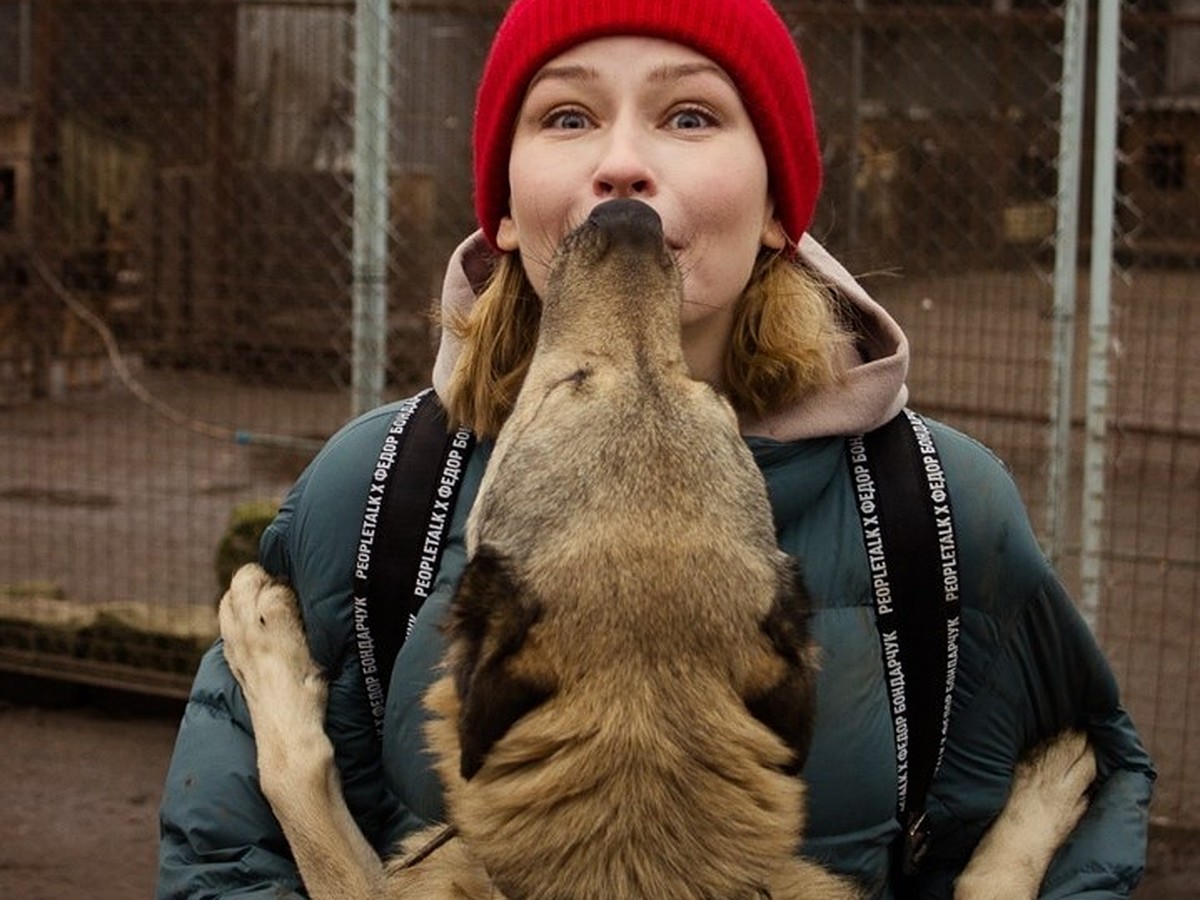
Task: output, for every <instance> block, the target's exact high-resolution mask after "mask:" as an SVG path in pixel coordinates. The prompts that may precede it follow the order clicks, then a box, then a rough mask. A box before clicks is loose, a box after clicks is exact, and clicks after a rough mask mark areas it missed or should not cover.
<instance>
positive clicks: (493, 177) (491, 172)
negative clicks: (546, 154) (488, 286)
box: [474, 0, 821, 246]
mask: <svg viewBox="0 0 1200 900" xmlns="http://www.w3.org/2000/svg"><path fill="white" fill-rule="evenodd" d="M617 35H635V36H641V37H656V38H663V39H666V40H669V41H674V42H675V43H678V44H684V45H686V46H688V47H691V48H693V49H694V50H697V51H699V52H700V53H702V54H704V55H705V56H707V57H709V58H710V59H712V60H713V61H714V62H716V63H717V64H718V65H720V66H721V67H722V68H723V69H724V70H725V71H726V72H727V73H728V74H729V76H730V77H731V78H732V79H733V81H734V83H735V84H736V85H737V87H738V90H739V91H740V93H741V97H742V102H743V103H744V104H745V106H746V110H747V111H748V112H749V114H750V119H751V120H752V121H753V122H754V128H755V131H756V133H757V134H758V140H759V143H761V144H762V148H763V152H764V154H765V155H766V159H767V170H768V173H769V178H770V190H771V195H772V197H773V198H774V201H775V215H776V216H777V217H778V218H779V221H780V222H781V223H782V225H783V228H784V231H786V232H787V235H788V237H789V238H790V239H791V240H792V241H799V239H800V236H801V235H802V234H803V233H804V232H805V231H806V230H807V229H808V226H809V224H810V223H811V222H812V217H813V211H814V209H815V207H816V202H817V194H818V193H819V191H820V187H821V155H820V148H819V146H818V144H817V130H816V123H815V121H814V119H813V110H812V100H811V98H810V97H809V93H808V78H807V77H806V75H805V73H804V65H803V63H802V62H801V60H800V54H799V52H798V51H797V50H796V45H795V43H794V42H793V41H792V37H791V34H790V33H789V32H788V29H787V26H786V25H785V24H784V23H783V20H782V19H780V17H779V14H778V13H777V12H776V11H775V9H774V7H773V6H771V4H770V2H769V0H515V2H514V3H513V4H512V6H511V7H510V8H509V10H508V13H507V14H506V15H505V17H504V21H503V22H501V23H500V28H499V30H498V31H497V32H496V38H495V40H494V41H493V43H492V48H491V50H490V52H489V54H488V59H487V63H486V64H485V66H484V70H483V78H482V80H481V82H480V85H479V94H478V97H477V99H476V104H475V133H474V142H475V214H476V215H477V216H478V218H479V224H480V226H481V227H482V228H483V232H484V234H485V235H486V237H487V239H488V241H489V242H490V243H491V244H492V246H495V244H496V232H497V231H498V229H499V227H500V220H501V219H502V218H503V217H504V216H506V215H508V211H509V210H508V200H509V185H508V158H509V154H510V152H511V150H512V135H513V129H514V127H515V123H516V119H517V114H518V113H519V111H520V108H521V104H522V103H523V102H524V100H525V91H526V88H527V87H528V85H529V82H530V81H531V80H532V78H533V76H534V75H535V74H537V72H538V70H539V69H540V68H541V67H542V66H543V65H545V64H546V63H547V62H549V61H550V60H551V59H553V58H554V57H556V56H558V55H559V54H560V53H563V52H565V51H567V50H568V49H570V48H571V47H574V46H575V45H577V44H581V43H583V42H585V41H589V40H593V39H595V38H600V37H612V36H617Z"/></svg>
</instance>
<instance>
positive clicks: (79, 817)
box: [0, 676, 1200, 900]
mask: <svg viewBox="0 0 1200 900" xmlns="http://www.w3.org/2000/svg"><path fill="white" fill-rule="evenodd" d="M3 677H7V676H0V678H3ZM10 686H11V685H10ZM43 699H44V698H43ZM51 699H55V698H51ZM86 700H87V702H86V703H81V701H80V698H79V697H78V696H77V695H73V694H72V692H66V693H65V694H64V695H63V696H61V697H59V698H56V702H55V703H54V704H53V705H50V706H28V705H25V704H23V703H13V702H9V701H6V700H0V897H3V898H10V900H51V898H53V900H76V898H80V900H82V898H88V900H136V898H148V897H151V896H152V895H153V891H154V873H155V861H156V858H155V854H156V850H157V841H158V819H157V813H158V802H159V796H160V792H161V789H162V781H163V777H164V775H165V774H166V769H167V763H168V760H169V758H170V754H171V746H172V743H173V741H174V737H175V728H176V725H177V722H178V715H179V710H178V708H177V706H176V705H173V704H167V703H156V704H154V705H152V706H145V705H141V706H140V708H138V707H139V704H137V703H133V702H132V701H131V700H130V698H119V697H118V698H113V697H104V696H100V697H97V696H89V697H87V698H86ZM131 707H135V708H132V709H131ZM1149 858H1150V862H1149V869H1148V872H1147V876H1146V879H1145V881H1144V882H1143V884H1142V886H1141V887H1140V888H1139V889H1138V891H1137V893H1136V894H1135V897H1136V898H1137V900H1185V898H1186V900H1193V898H1196V897H1197V896H1200V888H1198V885H1200V832H1191V833H1186V832H1170V831H1161V830H1157V831H1156V832H1155V835H1154V838H1153V840H1152V842H1151V846H1150V854H1149Z"/></svg>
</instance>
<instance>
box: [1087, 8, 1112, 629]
mask: <svg viewBox="0 0 1200 900" xmlns="http://www.w3.org/2000/svg"><path fill="white" fill-rule="evenodd" d="M1120 26H1121V6H1120V0H1100V5H1099V12H1098V18H1097V23H1096V140H1095V143H1094V152H1095V157H1094V177H1093V183H1092V253H1091V270H1090V273H1089V301H1090V302H1089V314H1088V365H1087V438H1086V442H1085V445H1084V452H1083V532H1082V536H1081V539H1082V548H1081V557H1080V586H1081V592H1082V593H1081V597H1080V600H1081V603H1080V606H1081V609H1082V612H1083V616H1084V618H1085V619H1086V620H1087V622H1088V624H1089V625H1090V626H1091V627H1092V629H1093V630H1095V628H1096V625H1097V620H1098V617H1099V612H1100V593H1101V551H1102V547H1101V535H1102V530H1103V524H1104V500H1105V497H1104V491H1105V483H1104V465H1105V456H1106V448H1105V438H1106V431H1107V419H1108V379H1109V375H1108V346H1109V333H1110V325H1111V296H1112V239H1113V230H1114V228H1115V222H1114V216H1115V215H1116V206H1115V196H1116V172H1117V163H1116V158H1117V119H1118V112H1119V111H1118V109H1117V102H1118V101H1117V82H1118V78H1119V74H1120V72H1119V64H1120V58H1119V54H1120V41H1121V27H1120Z"/></svg>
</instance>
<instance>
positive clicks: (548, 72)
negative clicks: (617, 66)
mask: <svg viewBox="0 0 1200 900" xmlns="http://www.w3.org/2000/svg"><path fill="white" fill-rule="evenodd" d="M599 77H600V73H599V72H597V71H596V70H595V69H594V68H592V67H591V66H579V65H574V66H545V67H543V68H542V69H541V70H540V71H539V72H538V73H537V74H536V75H534V76H533V78H532V79H531V80H530V82H529V87H528V88H526V89H525V92H526V93H529V91H532V90H533V89H534V88H535V87H537V85H538V84H539V83H540V82H543V81H547V80H558V81H595V80H596V79H597V78H599Z"/></svg>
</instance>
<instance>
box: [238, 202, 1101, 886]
mask: <svg viewBox="0 0 1200 900" xmlns="http://www.w3.org/2000/svg"><path fill="white" fill-rule="evenodd" d="M638 207H641V205H640V204H634V205H629V204H625V205H620V204H617V205H610V206H609V208H607V209H601V211H600V212H599V213H598V214H597V213H594V214H593V216H592V218H591V219H589V222H588V223H585V224H584V225H583V226H581V227H580V228H579V229H577V230H576V231H575V232H573V233H572V235H571V236H569V237H568V238H567V240H566V241H565V242H564V244H563V247H562V248H561V249H560V251H559V253H558V255H557V257H556V262H555V266H554V269H553V273H552V276H551V281H550V285H549V288H548V290H547V292H546V293H547V297H546V298H545V304H544V309H543V313H542V322H541V331H540V337H539V343H538V347H537V351H536V353H535V355H534V359H533V362H532V365H531V367H530V370H529V372H528V375H527V376H526V379H525V382H524V385H523V387H522V390H521V393H520V396H519V399H518V401H517V403H516V406H515V408H514V410H513V413H512V415H511V416H510V418H509V420H508V422H507V423H506V424H505V426H504V428H503V430H502V432H501V434H500V436H499V438H498V439H497V442H496V446H495V449H494V451H493V454H492V458H491V460H490V462H489V467H488V470H487V473H486V475H485V477H484V481H483V484H482V485H481V488H480V492H479V495H478V498H477V500H476V503H475V506H474V508H473V510H472V513H471V517H470V520H469V525H468V552H469V556H470V562H469V563H468V567H467V570H466V572H465V573H464V576H463V580H462V583H461V585H460V587H459V590H458V593H457V594H456V597H455V599H454V601H453V604H452V608H451V615H450V622H449V623H448V634H449V641H450V643H449V648H448V651H447V655H446V660H445V672H444V674H443V675H442V676H441V677H440V678H439V679H438V680H437V681H436V682H435V683H434V685H433V686H432V687H431V688H430V690H429V692H428V695H427V698H426V702H427V705H428V706H429V708H430V709H431V711H432V712H433V713H434V714H435V717H434V719H433V721H432V722H431V724H430V726H429V729H428V739H429V742H430V746H431V748H432V749H433V751H434V755H435V758H436V760H437V768H438V774H439V776H440V777H441V779H442V782H443V785H444V787H445V790H446V799H447V808H448V811H449V815H450V819H451V821H452V822H453V824H454V826H455V827H456V828H457V834H456V835H455V836H454V837H453V838H452V839H450V840H449V841H448V842H447V843H445V844H444V845H439V846H437V848H436V849H433V850H432V851H431V852H429V853H428V855H422V856H421V858H420V861H419V862H417V863H415V864H412V860H411V859H410V858H409V857H410V856H411V854H414V853H417V852H418V851H419V849H420V848H421V847H422V846H423V845H425V844H426V843H428V842H429V841H430V840H431V839H432V838H434V837H435V836H436V835H437V833H438V829H433V830H432V831H429V832H424V833H422V834H420V835H417V836H415V837H414V838H412V839H410V840H409V841H408V842H407V843H406V846H405V848H404V851H405V854H406V855H405V856H401V857H399V858H398V859H396V860H393V861H392V862H391V863H390V864H388V865H387V866H386V867H385V866H383V865H382V864H381V863H380V861H379V859H378V857H377V856H376V855H375V854H374V852H373V851H372V850H371V848H370V847H369V846H368V845H367V842H366V841H365V839H364V838H363V837H362V835H361V833H359V831H358V829H357V828H356V827H355V825H354V823H353V821H352V819H351V818H350V815H349V813H348V812H347V810H346V808H345V803H344V801H343V800H342V797H341V792H340V788H339V786H338V781H337V773H336V769H335V768H334V766H333V755H332V748H331V747H330V746H329V742H328V739H327V738H325V736H324V732H323V730H322V720H323V713H324V704H325V697H324V685H323V682H322V681H321V679H320V676H319V673H318V672H317V671H316V669H315V666H314V665H313V663H312V662H311V660H310V658H309V656H308V651H307V646H306V644H305V642H304V635H303V630H302V627H301V625H300V622H299V617H298V613H297V605H296V601H295V597H294V596H293V595H292V594H291V592H290V591H289V590H288V589H287V588H286V587H284V586H283V585H280V584H278V583H276V582H273V581H272V580H271V579H269V578H268V577H267V576H266V573H264V572H263V571H262V570H261V569H258V568H257V567H247V568H246V569H243V570H242V571H241V572H239V573H238V575H237V577H236V578H235V580H234V583H233V585H232V587H231V589H230V592H229V593H228V594H227V595H226V597H225V598H224V600H223V601H222V605H221V630H222V635H223V636H224V638H225V653H226V658H227V659H228V660H229V662H230V665H231V667H232V669H233V671H234V673H235V675H236V676H237V678H238V679H239V681H240V682H241V684H242V685H243V688H244V689H245V692H246V697H247V701H248V704H249V708H250V711H251V715H252V718H253V722H254V727H255V732H256V738H257V742H258V753H259V768H260V773H261V780H262V787H263V791H264V794H265V795H266V797H267V798H268V800H269V801H270V802H271V805H272V808H273V809H274V810H275V812H276V815H277V816H278V818H279V820H280V822H281V824H282V826H283V829H284V832H285V834H286V835H287V837H288V840H289V842H290V843H291V846H292V849H293V852H294V853H295V857H296V860H297V863H298V866H299V868H300V871H301V874H302V875H303V877H304V879H305V883H306V886H307V888H308V890H309V891H310V892H311V895H312V896H313V897H314V898H318V900H319V898H323V897H345V898H359V897H361V898H367V897H389V898H406V897H412V898H421V900H437V898H442V897H445V898H450V897H455V898H489V897H501V896H508V897H510V898H514V900H515V898H521V900H568V898H571V900H599V898H605V900H611V898H617V900H626V898H628V900H633V898H647V900H649V898H653V900H674V898H679V900H701V898H706V900H713V898H723V900H754V898H759V897H771V898H774V900H789V898H792V900H801V898H808V900H853V898H857V897H860V896H861V894H860V892H859V891H858V889H857V888H856V887H855V886H854V885H852V884H851V883H849V882H847V881H846V880H844V879H841V878H837V877H835V876H833V875H831V874H829V873H827V872H826V871H825V870H823V869H821V868H820V867H818V866H816V865H815V864H813V863H810V862H807V861H805V860H803V859H801V858H799V857H798V856H796V850H797V848H798V845H799V842H800V838H801V835H802V833H803V828H804V813H803V810H804V788H803V784H802V782H801V781H800V780H799V778H798V777H796V771H797V770H798V767H799V764H800V763H802V761H803V758H804V755H805V754H806V753H807V745H808V739H809V731H810V729H811V723H812V714H813V709H812V704H813V690H814V680H815V668H814V664H813V653H814V651H813V648H812V646H811V644H810V641H809V638H808V632H807V615H808V610H807V598H806V596H805V594H804V592H803V588H802V586H801V583H800V580H799V576H798V573H797V571H796V569H795V564H794V563H793V562H792V561H791V560H790V559H789V558H788V557H787V556H786V555H785V554H783V553H782V552H781V551H780V550H779V549H778V547H777V545H776V542H775V536H774V529H773V524H772V518H771V510H770V506H769V502H768V500H767V495H766V489H765V485H764V483H763V481H762V476H761V474H760V473H759V471H758V468H757V466H756V465H755V463H754V460H753V458H752V457H751V455H750V453H749V450H748V449H747V447H746V445H745V444H744V442H743V441H742V439H741V437H740V436H739V433H738V429H737V423H736V419H735V416H734V414H733V411H732V409H731V408H730V407H729V405H728V404H727V403H726V402H725V401H724V400H723V399H722V398H721V397H719V396H718V395H717V394H716V392H714V391H713V390H712V388H710V387H709V386H708V385H706V384H703V383H701V382H698V381H695V380H693V379H692V378H691V377H690V376H689V374H688V372H687V368H686V365H685V363H684V360H683V356H682V352H681V349H680V334H679V304H680V302H681V298H682V290H681V285H680V279H679V273H678V271H677V269H676V267H675V265H674V263H673V261H672V259H671V258H670V256H669V254H668V252H667V251H666V249H665V247H664V245H663V242H662V235H661V230H659V228H658V226H657V224H656V223H657V218H656V217H654V221H653V222H650V221H649V220H648V218H647V213H648V212H649V211H648V208H646V207H641V208H640V209H639V208H638ZM649 216H653V213H649ZM1076 755H1079V754H1076ZM1088 758H1089V759H1090V755H1089V757H1088ZM1085 774H1086V773H1085ZM1088 780H1089V781H1090V777H1089V778H1088ZM1072 784H1073V785H1074V783H1073V782H1072ZM1084 786H1085V787H1086V781H1085V782H1084ZM1075 787H1076V789H1075V791H1074V796H1073V797H1072V798H1070V800H1071V802H1070V806H1071V811H1070V815H1071V816H1073V818H1070V822H1069V824H1067V825H1066V828H1065V830H1064V829H1063V828H1062V827H1061V826H1059V827H1056V828H1055V829H1054V832H1055V835H1056V836H1057V837H1056V838H1055V840H1056V843H1055V844H1054V845H1053V846H1057V841H1061V836H1062V835H1065V833H1066V832H1067V831H1069V829H1070V827H1071V826H1073V824H1074V821H1075V819H1077V818H1078V814H1079V811H1078V810H1077V809H1076V807H1077V806H1078V798H1079V797H1080V796H1081V794H1082V788H1078V787H1077V786H1075ZM1010 805H1011V804H1010ZM1066 805H1067V803H1066V801H1063V802H1060V803H1058V804H1057V805H1056V806H1055V811H1057V810H1058V809H1059V807H1065V806H1066ZM1053 814H1054V815H1058V814H1057V812H1054V813H1053ZM1067 817H1068V816H1067V814H1062V815H1058V819H1062V820H1065V819H1066V818H1067ZM1059 832H1061V835H1059ZM1050 852H1051V853H1052V852H1053V847H1051V849H1050ZM1022 854H1025V856H1022ZM1037 854H1041V855H1044V856H1045V860H1044V862H1041V861H1039V860H1040V856H1037ZM1030 855H1031V854H1030V853H1029V852H1027V851H1026V849H1025V848H1023V847H1022V846H1020V841H1019V840H1015V841H1014V840H1012V839H1009V840H1007V841H1001V842H1000V846H999V848H998V849H997V850H996V851H994V852H993V853H992V858H993V860H998V861H999V864H1000V866H1001V867H1002V868H1003V867H1004V866H1007V865H1008V864H1010V863H1011V862H1012V861H1013V859H1014V858H1019V859H1024V858H1025V857H1028V856H1030ZM1034 855H1035V856H1037V858H1036V859H1035V861H1034V864H1033V865H1034V867H1035V868H1036V867H1037V866H1040V870H1039V872H1038V875H1037V881H1038V883H1040V880H1041V872H1044V869H1045V866H1046V865H1047V864H1048V862H1049V855H1048V854H1043V853H1041V851H1040V849H1039V850H1037V851H1036V853H1035V854H1034ZM986 862H987V860H986V859H985V863H986ZM988 871H991V870H988ZM1034 890H1035V891H1036V885H1035V886H1034ZM968 891H969V889H968ZM960 896H961V897H962V898H965V900H976V898H979V897H984V896H988V895H984V894H972V893H969V892H968V893H962V894H961V895H960ZM1005 896H1009V897H1013V896H1018V895H1017V894H1012V893H1009V894H1006V895H1005ZM1029 896H1033V894H1030V895H1029Z"/></svg>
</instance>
